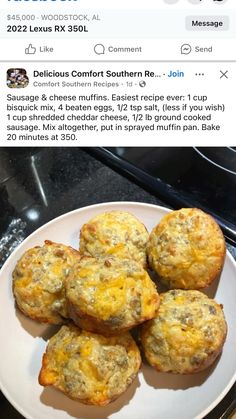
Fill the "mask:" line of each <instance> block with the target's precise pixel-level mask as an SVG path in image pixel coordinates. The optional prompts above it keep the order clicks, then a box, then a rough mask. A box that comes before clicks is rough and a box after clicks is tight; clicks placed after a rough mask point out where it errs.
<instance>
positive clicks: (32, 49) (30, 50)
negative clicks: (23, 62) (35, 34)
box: [25, 44, 36, 54]
mask: <svg viewBox="0 0 236 419" xmlns="http://www.w3.org/2000/svg"><path fill="white" fill-rule="evenodd" d="M35 53H36V48H35V47H33V45H32V44H29V46H28V47H27V48H25V54H35Z"/></svg>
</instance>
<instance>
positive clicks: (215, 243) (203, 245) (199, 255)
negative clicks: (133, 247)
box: [147, 208, 226, 289]
mask: <svg viewBox="0 0 236 419" xmlns="http://www.w3.org/2000/svg"><path fill="white" fill-rule="evenodd" d="M147 252H148V257H149V262H150V265H151V267H152V268H153V269H154V270H155V271H156V273H157V274H158V276H159V277H160V279H161V280H162V281H163V282H164V283H165V284H166V285H167V286H168V288H183V289H200V288H204V287H206V286H208V285H209V284H210V283H211V282H212V281H213V280H214V279H215V278H217V277H218V276H219V274H220V272H221V269H222V267H223V263H224V258H225V253H226V246H225V240H224V236H223V234H222V232H221V230H220V228H219V226H218V224H217V223H216V222H215V220H214V219H213V218H212V217H211V216H210V215H208V214H206V213H204V212H203V211H201V210H199V209H196V208H183V209H181V210H178V211H172V212H170V213H169V214H167V215H165V216H164V217H163V218H162V220H161V221H160V223H159V224H158V225H157V226H156V227H154V229H153V230H152V232H151V235H150V238H149V241H148V244H147Z"/></svg>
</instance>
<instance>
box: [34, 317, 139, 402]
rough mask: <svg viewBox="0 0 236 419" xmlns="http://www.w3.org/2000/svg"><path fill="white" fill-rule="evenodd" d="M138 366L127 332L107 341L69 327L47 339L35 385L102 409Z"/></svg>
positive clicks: (118, 394) (115, 396)
mask: <svg viewBox="0 0 236 419" xmlns="http://www.w3.org/2000/svg"><path fill="white" fill-rule="evenodd" d="M140 365H141V357H140V353H139V349H138V347H137V346H136V343H135V342H134V340H133V338H132V337H131V335H130V334H129V333H128V332H126V333H123V334H122V335H119V336H113V337H110V338H107V337H104V336H101V335H97V334H93V333H90V332H85V331H83V330H81V329H80V328H78V327H76V326H75V325H72V324H69V325H66V326H62V327H61V329H60V331H59V332H58V333H57V334H56V335H54V336H53V337H52V338H51V339H50V341H49V343H48V346H47V350H46V353H45V354H44V355H43V363H42V368H41V371H40V374H39V383H40V384H41V385H42V386H49V385H52V386H54V387H56V388H57V389H59V390H61V391H62V392H63V393H65V394H66V395H67V396H69V397H71V398H72V399H76V400H79V401H80V402H82V403H85V404H93V405H98V406H105V405H106V404H108V403H110V402H111V401H113V400H115V399H116V398H117V397H119V396H120V395H121V394H122V393H124V391H125V390H126V389H127V388H128V386H129V385H130V384H131V383H132V381H133V380H134V378H135V377H136V375H137V373H138V371H139V368H140Z"/></svg>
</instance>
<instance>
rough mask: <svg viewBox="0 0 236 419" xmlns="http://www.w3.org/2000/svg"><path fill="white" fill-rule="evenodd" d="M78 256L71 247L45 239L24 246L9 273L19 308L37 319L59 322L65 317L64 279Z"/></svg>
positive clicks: (52, 322) (46, 321) (53, 322)
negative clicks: (40, 243) (22, 251)
mask: <svg viewBox="0 0 236 419" xmlns="http://www.w3.org/2000/svg"><path fill="white" fill-rule="evenodd" d="M79 259H80V254H79V252H78V251H76V250H75V249H72V247H69V246H65V245H63V244H58V243H53V242H51V241H49V240H46V241H45V244H44V246H42V247H40V246H36V247H34V248H32V249H29V250H27V251H26V252H25V253H24V255H23V256H22V257H21V259H20V260H19V261H18V262H17V264H16V267H15V269H14V271H13V274H12V276H13V293H14V296H15V299H16V303H17V305H18V307H19V309H20V310H21V311H23V313H24V314H25V315H26V316H28V317H30V318H32V319H34V320H38V321H40V322H44V323H51V324H60V323H63V322H64V318H65V317H68V314H67V304H66V301H65V288H64V281H65V279H66V278H67V276H68V274H69V271H70V269H71V267H72V266H73V265H74V264H75V263H76V262H77V261H78V260H79Z"/></svg>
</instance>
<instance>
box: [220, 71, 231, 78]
mask: <svg viewBox="0 0 236 419" xmlns="http://www.w3.org/2000/svg"><path fill="white" fill-rule="evenodd" d="M224 78H225V79H228V78H229V70H226V71H223V70H220V79H224Z"/></svg>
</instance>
